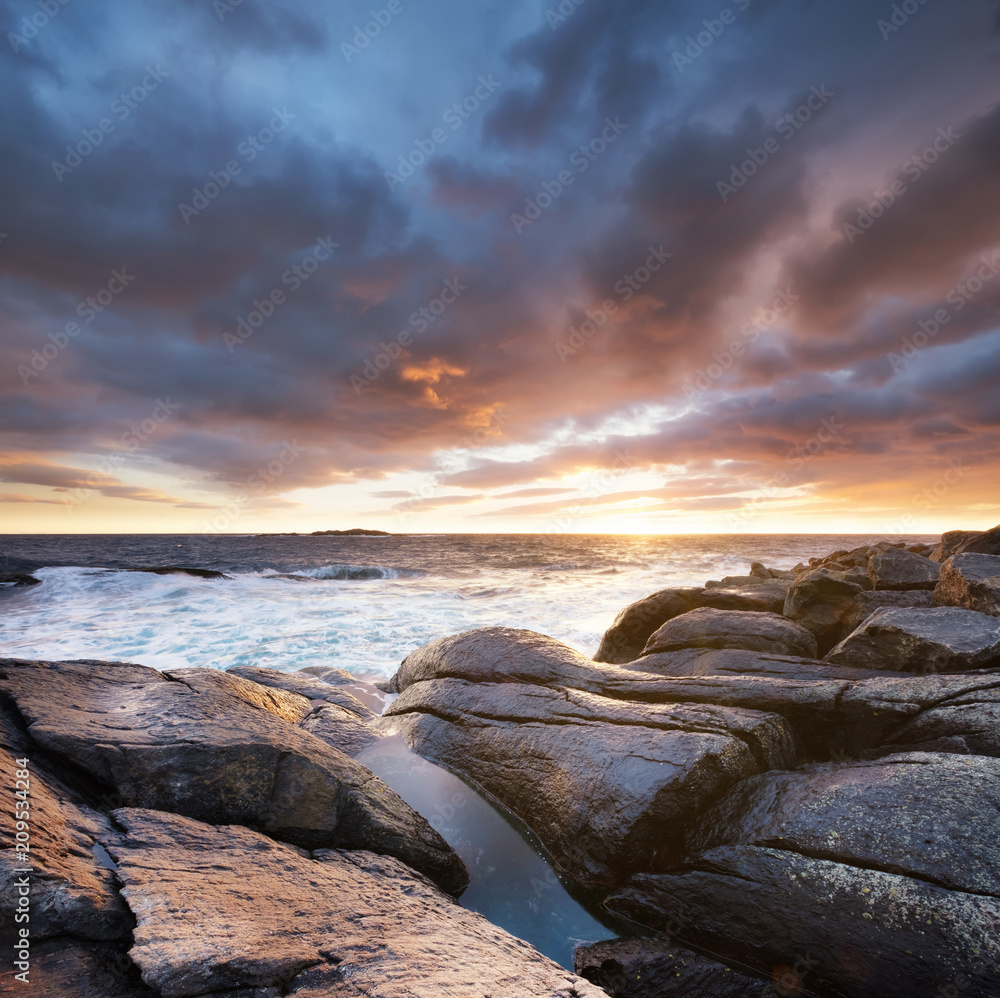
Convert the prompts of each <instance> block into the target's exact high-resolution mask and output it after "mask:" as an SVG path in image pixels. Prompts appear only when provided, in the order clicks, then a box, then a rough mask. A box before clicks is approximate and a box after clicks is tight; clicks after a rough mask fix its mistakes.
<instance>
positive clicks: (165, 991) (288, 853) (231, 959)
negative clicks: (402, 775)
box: [107, 809, 604, 998]
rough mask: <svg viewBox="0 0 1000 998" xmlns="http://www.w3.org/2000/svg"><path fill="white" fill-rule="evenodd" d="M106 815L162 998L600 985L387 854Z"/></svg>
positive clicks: (399, 995)
mask: <svg viewBox="0 0 1000 998" xmlns="http://www.w3.org/2000/svg"><path fill="white" fill-rule="evenodd" d="M114 817H115V819H116V820H117V821H118V822H119V823H120V824H121V826H122V827H123V828H124V832H123V833H122V834H120V835H118V836H116V837H115V838H114V839H109V841H108V843H107V846H108V849H109V851H110V852H111V853H112V855H113V856H114V857H115V860H116V861H117V863H118V869H119V876H120V877H121V879H122V881H123V882H124V884H125V887H124V890H123V894H124V896H125V898H126V900H127V901H128V904H129V906H130V907H131V908H132V910H133V912H134V913H135V916H136V921H137V923H138V925H137V928H136V930H135V946H134V947H133V949H132V951H131V954H130V955H131V957H132V959H133V960H134V961H135V963H136V964H138V966H139V967H140V969H141V970H142V977H143V980H144V981H145V982H146V983H147V984H148V985H150V986H151V987H154V988H157V989H159V991H160V993H161V994H162V995H163V996H164V998H195V996H202V995H216V994H220V993H221V994H226V995H228V994H230V993H238V994H242V993H243V992H237V990H236V989H247V991H246V993H247V994H253V995H257V994H258V993H260V994H267V995H270V994H272V993H273V994H274V995H275V996H277V995H284V996H294V998H320V996H324V998H325V996H333V995H336V996H338V998H362V996H364V998H415V996H419V998H506V996H517V998H599V996H601V995H603V994H604V992H602V991H600V990H599V989H598V988H596V987H594V986H593V985H591V984H589V983H588V982H587V981H585V980H582V979H580V978H578V977H577V976H576V975H575V974H571V973H569V972H568V971H566V970H563V969H562V968H561V967H559V966H558V965H557V964H555V963H553V962H552V961H551V960H549V959H547V958H546V957H543V956H542V955H541V954H540V953H538V952H537V951H536V950H535V949H533V948H532V947H531V946H529V945H528V944H527V943H525V942H522V941H521V940H518V939H515V938H514V937H513V936H510V935H508V934H507V933H506V932H504V931H503V930H502V929H499V928H497V927H496V926H494V925H491V924H490V923H489V922H487V921H486V919H484V918H483V917H482V916H480V915H476V914H474V913H472V912H469V911H466V910H465V909H463V908H461V907H460V906H459V905H458V904H456V903H455V902H454V901H453V900H452V899H451V898H449V897H448V896H447V895H445V894H443V893H442V892H441V891H439V890H438V889H437V888H436V887H435V886H434V885H433V884H432V883H431V882H430V881H428V880H427V879H426V878H424V877H422V876H420V875H419V874H417V873H415V872H414V871H413V870H411V869H409V868H408V867H407V866H405V865H404V864H403V863H401V862H399V861H398V860H395V859H389V858H387V857H384V856H378V855H375V854H374V853H371V852H367V851H354V852H347V851H330V850H318V851H316V852H314V853H313V854H311V855H310V854H309V853H307V852H305V851H304V850H301V849H297V848H294V847H292V846H289V845H285V844H282V843H279V842H275V841H273V840H272V839H269V838H266V837H265V836H263V835H260V834H258V833H256V832H253V831H250V830H249V829H246V828H242V827H239V826H228V827H216V826H212V825H206V824H202V823H200V822H197V821H194V820H192V819H190V818H183V817H180V816H179V815H171V814H164V813H161V812H155V811H148V810H132V809H124V810H120V811H116V812H114ZM250 989H261V991H260V992H258V991H250ZM266 989H274V990H273V992H272V991H269V990H266Z"/></svg>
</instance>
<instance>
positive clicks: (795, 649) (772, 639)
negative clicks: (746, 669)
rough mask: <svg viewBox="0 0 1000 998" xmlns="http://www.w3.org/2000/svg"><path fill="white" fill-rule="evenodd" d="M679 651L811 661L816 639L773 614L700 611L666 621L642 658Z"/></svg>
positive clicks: (706, 608) (644, 651)
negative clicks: (721, 650)
mask: <svg viewBox="0 0 1000 998" xmlns="http://www.w3.org/2000/svg"><path fill="white" fill-rule="evenodd" d="M682 648H743V649H746V650H747V651H759V652H770V653H773V654H777V655H797V656H800V657H803V658H815V657H816V655H817V651H816V639H815V638H814V637H813V635H812V634H811V633H810V632H809V631H807V630H806V629H805V628H804V627H802V626H800V625H799V624H796V623H795V622H794V621H791V620H789V619H788V618H787V617H782V616H781V615H780V614H777V613H741V612H740V611H738V610H713V609H711V608H709V607H701V608H699V609H697V610H691V611H690V612H688V613H684V614H681V615H680V616H679V617H674V618H673V620H669V621H667V623H665V624H664V625H663V626H662V627H660V628H659V630H657V631H656V633H655V634H653V636H652V637H651V638H650V639H649V641H647V642H646V647H645V648H644V649H643V652H642V653H643V655H652V654H654V653H656V652H663V651H677V650H679V649H682Z"/></svg>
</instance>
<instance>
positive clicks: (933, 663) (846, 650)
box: [826, 607, 1000, 673]
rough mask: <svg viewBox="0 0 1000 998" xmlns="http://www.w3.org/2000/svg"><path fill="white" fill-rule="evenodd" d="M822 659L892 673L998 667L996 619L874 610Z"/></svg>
mask: <svg viewBox="0 0 1000 998" xmlns="http://www.w3.org/2000/svg"><path fill="white" fill-rule="evenodd" d="M826 660H827V661H828V662H835V663H838V664H842V665H855V666H860V667H862V668H867V669H886V670H888V671H894V672H924V673H926V672H965V671H969V670H972V669H992V668H1000V621H998V620H996V619H995V618H993V617H988V616H986V615H985V614H982V613H976V612H975V611H973V610H964V609H960V608H958V607H932V608H931V609H915V610H899V609H883V610H877V611H876V612H875V613H873V614H872V615H871V616H870V617H869V618H868V619H867V620H866V621H865V622H864V623H863V624H862V625H861V626H860V627H859V628H858V629H857V630H855V631H853V632H852V633H851V634H849V635H848V636H847V637H846V638H844V640H843V641H841V642H840V644H839V645H837V646H836V647H835V648H833V649H832V650H831V651H830V652H829V653H828V654H827V656H826Z"/></svg>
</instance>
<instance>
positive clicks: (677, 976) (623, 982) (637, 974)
mask: <svg viewBox="0 0 1000 998" xmlns="http://www.w3.org/2000/svg"><path fill="white" fill-rule="evenodd" d="M573 966H574V969H575V970H576V972H577V973H578V974H580V975H581V976H582V977H586V978H587V980H588V981H591V982H593V983H594V984H598V985H600V986H601V987H602V988H604V990H605V991H606V992H607V993H608V994H609V995H610V996H611V998H681V996H684V995H687V996H691V995H696V996H702V995H704V996H706V998H707V996H708V995H711V996H712V998H774V995H775V990H774V988H772V987H771V985H770V983H768V982H767V981H762V980H759V979H758V978H754V977H747V976H746V974H741V973H740V972H739V971H738V970H733V969H732V968H731V967H727V966H725V965H724V964H721V963H717V962H716V961H714V960H712V959H711V958H710V957H706V956H703V955H701V954H699V953H695V952H693V951H692V950H689V949H685V948H684V947H683V946H676V945H674V944H673V943H671V942H670V941H669V940H661V939H647V938H637V939H610V940H608V941H606V942H602V943H594V944H593V945H592V946H580V947H578V948H577V951H576V957H575V959H574V961H573ZM776 983H778V984H779V985H780V984H781V983H782V979H778V980H777V981H776ZM779 993H780V992H779ZM789 993H792V989H789Z"/></svg>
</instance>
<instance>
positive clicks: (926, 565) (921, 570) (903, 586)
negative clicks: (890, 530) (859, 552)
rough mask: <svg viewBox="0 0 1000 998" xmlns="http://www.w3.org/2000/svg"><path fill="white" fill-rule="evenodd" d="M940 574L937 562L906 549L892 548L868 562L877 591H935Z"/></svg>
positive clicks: (870, 574) (869, 573) (873, 584)
mask: <svg viewBox="0 0 1000 998" xmlns="http://www.w3.org/2000/svg"><path fill="white" fill-rule="evenodd" d="M940 573H941V566H940V565H939V564H937V562H933V561H931V560H930V558H925V557H924V556H923V555H922V554H915V553H914V552H912V551H907V550H906V549H905V548H890V549H889V550H888V551H885V552H883V553H882V554H877V555H875V556H874V557H873V558H872V559H871V561H869V562H868V576H869V578H870V579H871V580H872V586H873V588H875V589H876V590H878V589H894V590H896V591H899V592H905V591H907V590H910V589H933V588H934V587H935V586H936V585H937V582H938V576H939V575H940Z"/></svg>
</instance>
